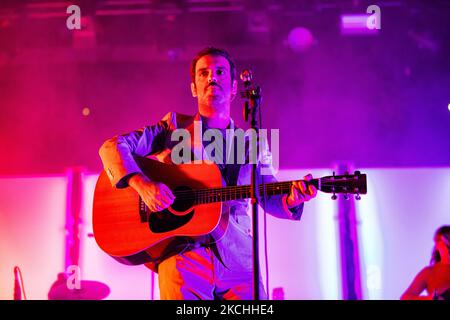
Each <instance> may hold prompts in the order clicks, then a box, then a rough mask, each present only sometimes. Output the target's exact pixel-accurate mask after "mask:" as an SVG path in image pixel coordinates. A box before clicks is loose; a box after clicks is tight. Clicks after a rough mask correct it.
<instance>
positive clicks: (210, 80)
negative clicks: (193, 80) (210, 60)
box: [208, 76, 217, 83]
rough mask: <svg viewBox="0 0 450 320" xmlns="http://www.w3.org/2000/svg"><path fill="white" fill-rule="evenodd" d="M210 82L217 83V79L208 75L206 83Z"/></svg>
mask: <svg viewBox="0 0 450 320" xmlns="http://www.w3.org/2000/svg"><path fill="white" fill-rule="evenodd" d="M211 82H214V83H217V79H216V78H215V77H214V76H210V77H209V79H208V83H211Z"/></svg>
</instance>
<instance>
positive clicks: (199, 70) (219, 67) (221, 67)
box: [197, 66, 227, 73]
mask: <svg viewBox="0 0 450 320" xmlns="http://www.w3.org/2000/svg"><path fill="white" fill-rule="evenodd" d="M208 69H209V68H200V69H198V70H197V73H199V72H201V71H204V70H208ZM217 69H221V70H222V69H224V70H226V69H227V67H223V66H218V67H217Z"/></svg>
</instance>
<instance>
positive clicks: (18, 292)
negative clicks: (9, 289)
mask: <svg viewBox="0 0 450 320" xmlns="http://www.w3.org/2000/svg"><path fill="white" fill-rule="evenodd" d="M19 273H20V269H19V267H17V266H16V267H14V300H22V287H21V285H20V281H19Z"/></svg>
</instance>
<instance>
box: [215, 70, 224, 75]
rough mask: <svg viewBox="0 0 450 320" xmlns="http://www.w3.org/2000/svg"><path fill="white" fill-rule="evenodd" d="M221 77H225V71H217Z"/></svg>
mask: <svg viewBox="0 0 450 320" xmlns="http://www.w3.org/2000/svg"><path fill="white" fill-rule="evenodd" d="M216 73H217V74H218V75H219V76H221V75H224V74H225V71H223V70H217V72H216Z"/></svg>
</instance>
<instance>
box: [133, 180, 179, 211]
mask: <svg viewBox="0 0 450 320" xmlns="http://www.w3.org/2000/svg"><path fill="white" fill-rule="evenodd" d="M128 184H129V186H130V187H132V188H133V189H134V190H136V192H137V193H139V195H140V196H141V199H142V201H144V203H145V204H146V205H147V207H148V208H149V209H150V211H152V212H157V211H162V210H164V209H166V208H168V207H170V205H171V204H172V203H173V201H174V200H175V196H174V195H173V193H172V191H171V190H170V188H169V187H168V186H166V185H165V184H164V183H162V182H154V181H151V180H150V179H149V178H147V177H146V176H144V175H143V174H141V173H137V174H135V175H133V176H132V177H131V178H130V180H128Z"/></svg>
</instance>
